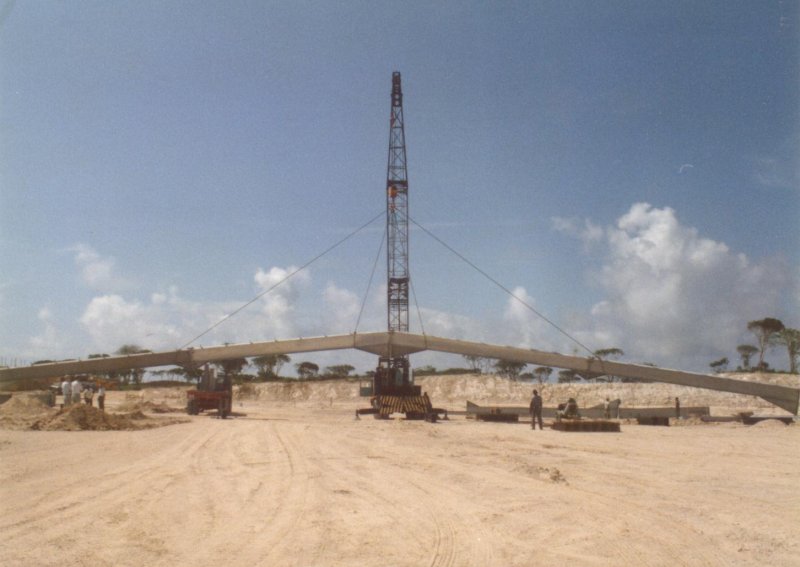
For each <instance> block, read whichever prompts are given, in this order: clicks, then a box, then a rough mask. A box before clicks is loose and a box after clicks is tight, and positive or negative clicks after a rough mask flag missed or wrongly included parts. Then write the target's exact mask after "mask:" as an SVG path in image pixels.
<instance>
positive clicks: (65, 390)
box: [61, 378, 72, 407]
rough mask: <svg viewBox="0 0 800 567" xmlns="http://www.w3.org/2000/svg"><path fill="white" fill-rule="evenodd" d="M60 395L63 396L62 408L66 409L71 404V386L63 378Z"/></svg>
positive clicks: (66, 379)
mask: <svg viewBox="0 0 800 567" xmlns="http://www.w3.org/2000/svg"><path fill="white" fill-rule="evenodd" d="M61 393H62V394H64V407H67V406H68V405H69V404H71V403H72V386H71V385H70V383H69V379H68V378H64V381H63V382H61Z"/></svg>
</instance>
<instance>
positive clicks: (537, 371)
mask: <svg viewBox="0 0 800 567" xmlns="http://www.w3.org/2000/svg"><path fill="white" fill-rule="evenodd" d="M552 373H553V369H552V368H550V367H549V366H540V367H538V368H534V369H533V375H534V376H536V380H537V381H538V382H539V384H544V383H545V382H547V380H549V379H550V375H551V374H552Z"/></svg>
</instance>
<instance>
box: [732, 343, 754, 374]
mask: <svg viewBox="0 0 800 567" xmlns="http://www.w3.org/2000/svg"><path fill="white" fill-rule="evenodd" d="M736 352H738V353H739V356H741V357H742V370H750V359H751V358H752V357H753V355H754V354H755V353H757V352H758V348H757V347H754V346H753V345H739V346H738V347H736Z"/></svg>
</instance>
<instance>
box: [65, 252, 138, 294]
mask: <svg viewBox="0 0 800 567" xmlns="http://www.w3.org/2000/svg"><path fill="white" fill-rule="evenodd" d="M69 250H70V252H74V253H75V265H76V266H78V267H79V268H80V270H81V278H82V279H83V281H84V283H85V284H86V285H87V286H89V287H90V288H92V289H98V290H101V291H108V290H115V289H121V288H125V287H127V286H128V282H126V281H125V280H124V279H123V278H121V277H119V276H118V275H116V274H115V273H114V264H115V261H114V258H112V257H111V256H101V255H100V254H98V253H97V251H95V250H94V248H92V247H91V246H88V245H86V244H76V245H75V246H73V247H72V248H70V249H69Z"/></svg>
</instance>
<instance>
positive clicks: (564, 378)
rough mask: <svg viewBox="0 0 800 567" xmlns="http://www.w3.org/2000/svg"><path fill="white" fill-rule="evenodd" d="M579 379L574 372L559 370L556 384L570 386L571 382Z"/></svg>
mask: <svg viewBox="0 0 800 567" xmlns="http://www.w3.org/2000/svg"><path fill="white" fill-rule="evenodd" d="M580 379H581V377H580V376H579V375H578V373H577V372H575V371H574V370H559V371H558V383H559V384H571V383H572V382H577V381H578V380H580Z"/></svg>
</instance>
